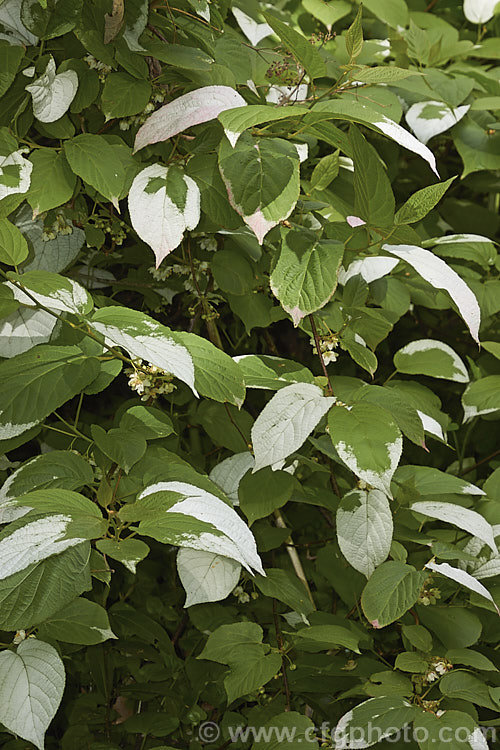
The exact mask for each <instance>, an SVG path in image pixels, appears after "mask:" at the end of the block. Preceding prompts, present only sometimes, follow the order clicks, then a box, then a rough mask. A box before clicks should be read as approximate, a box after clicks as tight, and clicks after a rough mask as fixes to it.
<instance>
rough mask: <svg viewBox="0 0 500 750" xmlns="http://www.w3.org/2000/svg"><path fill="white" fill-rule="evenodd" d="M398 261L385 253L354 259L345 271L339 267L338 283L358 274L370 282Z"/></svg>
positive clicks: (388, 271)
mask: <svg viewBox="0 0 500 750" xmlns="http://www.w3.org/2000/svg"><path fill="white" fill-rule="evenodd" d="M352 218H354V217H352V216H351V217H349V216H348V217H347V219H348V220H349V219H352ZM360 221H361V219H360ZM364 223H365V222H364V221H363V224H364ZM398 263H399V261H398V260H396V259H395V258H387V257H386V256H385V255H380V256H374V257H372V258H363V259H362V260H354V261H353V262H352V263H351V264H350V265H349V267H348V269H347V271H346V270H345V269H344V268H343V267H342V268H341V269H340V273H339V284H347V282H348V281H349V279H352V278H353V276H358V274H359V276H361V278H362V279H364V280H365V281H366V283H367V284H370V283H371V282H372V281H376V280H377V279H381V278H382V277H383V276H387V274H388V273H390V272H391V271H392V270H393V268H395V267H396V266H397V265H398Z"/></svg>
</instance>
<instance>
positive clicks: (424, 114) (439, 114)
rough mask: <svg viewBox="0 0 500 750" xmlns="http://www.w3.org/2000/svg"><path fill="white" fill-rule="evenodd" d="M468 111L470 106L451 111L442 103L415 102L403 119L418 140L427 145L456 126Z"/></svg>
mask: <svg viewBox="0 0 500 750" xmlns="http://www.w3.org/2000/svg"><path fill="white" fill-rule="evenodd" d="M469 109H470V104H464V105H463V106H461V107H456V108H455V109H451V107H448V105H447V104H445V103H444V102H434V101H431V102H417V103H416V104H412V106H411V107H410V108H409V110H408V112H407V113H406V115H405V117H406V122H407V123H408V125H409V126H410V128H411V129H412V130H413V132H414V133H415V135H416V136H417V138H418V140H419V141H421V142H422V143H427V141H429V140H430V139H431V138H433V137H434V136H435V135H439V133H444V132H445V131H446V130H449V129H450V128H452V127H453V125H456V124H457V122H459V121H460V120H461V119H462V117H464V116H465V115H466V114H467V112H468V111H469Z"/></svg>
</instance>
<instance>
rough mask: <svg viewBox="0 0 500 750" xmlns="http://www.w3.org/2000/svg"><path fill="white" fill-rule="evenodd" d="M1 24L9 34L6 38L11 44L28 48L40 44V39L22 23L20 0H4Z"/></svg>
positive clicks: (0, 12)
mask: <svg viewBox="0 0 500 750" xmlns="http://www.w3.org/2000/svg"><path fill="white" fill-rule="evenodd" d="M0 24H1V25H2V26H3V27H4V28H5V30H6V31H7V32H8V34H7V35H6V36H7V38H8V40H9V42H10V43H11V44H23V45H25V46H28V47H29V46H34V45H36V44H38V37H37V36H35V35H34V34H32V33H31V31H28V29H27V28H26V26H25V25H24V23H23V22H22V21H21V3H20V2H19V0H4V2H3V3H0ZM2 37H3V35H2Z"/></svg>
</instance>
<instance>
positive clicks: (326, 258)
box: [270, 230, 344, 326]
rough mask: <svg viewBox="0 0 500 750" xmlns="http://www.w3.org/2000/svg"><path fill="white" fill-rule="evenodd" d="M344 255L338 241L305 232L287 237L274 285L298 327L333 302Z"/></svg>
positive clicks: (290, 234)
mask: <svg viewBox="0 0 500 750" xmlns="http://www.w3.org/2000/svg"><path fill="white" fill-rule="evenodd" d="M343 254H344V248H343V245H342V244H341V243H340V242H337V241H336V240H318V238H317V236H316V235H315V234H313V233H312V232H307V231H304V230H300V231H296V230H291V231H288V232H286V233H284V234H283V241H282V245H281V252H280V255H279V258H278V262H277V264H276V266H275V268H274V270H273V272H272V274H271V279H270V284H271V290H272V292H273V294H274V296H275V297H276V298H277V299H279V301H280V302H281V304H282V306H283V308H284V309H285V310H286V312H287V313H289V315H290V316H291V317H292V320H293V323H294V325H295V326H298V325H299V323H300V321H301V320H302V318H304V317H305V316H306V315H309V314H310V313H313V312H315V311H316V310H319V309H320V308H322V307H324V306H325V305H326V304H327V302H328V301H329V300H330V299H331V297H332V295H333V293H334V292H335V289H336V287H337V275H338V271H339V268H340V264H341V263H342V258H343Z"/></svg>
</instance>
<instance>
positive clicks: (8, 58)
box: [0, 39, 24, 96]
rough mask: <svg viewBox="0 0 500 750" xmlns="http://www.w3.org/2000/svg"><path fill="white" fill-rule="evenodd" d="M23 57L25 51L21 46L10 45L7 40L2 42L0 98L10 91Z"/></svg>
mask: <svg viewBox="0 0 500 750" xmlns="http://www.w3.org/2000/svg"><path fill="white" fill-rule="evenodd" d="M23 57H24V49H23V47H22V46H21V45H15V44H9V42H7V41H5V39H2V40H0V96H3V95H4V94H5V92H6V91H8V89H9V86H10V85H11V83H12V82H13V81H14V78H15V77H16V73H17V69H18V68H19V64H20V62H21V60H22V59H23Z"/></svg>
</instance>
